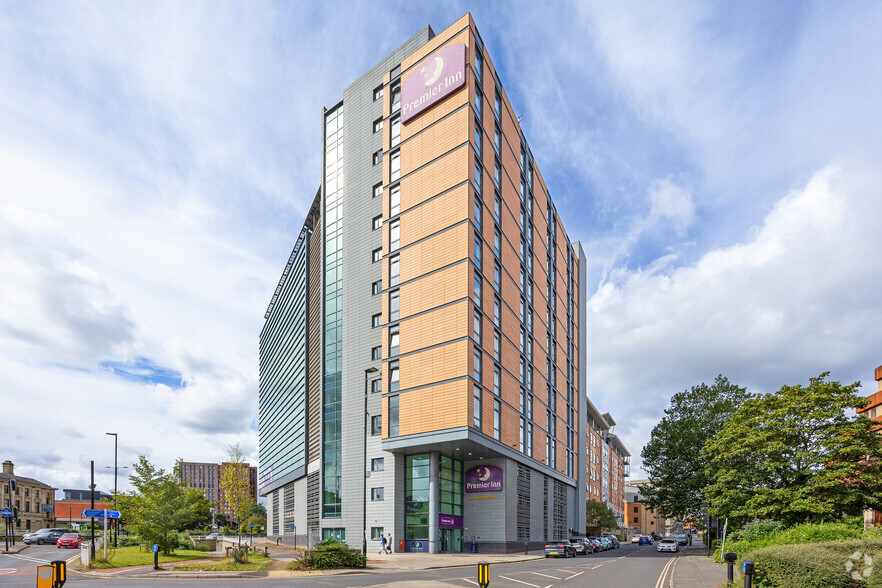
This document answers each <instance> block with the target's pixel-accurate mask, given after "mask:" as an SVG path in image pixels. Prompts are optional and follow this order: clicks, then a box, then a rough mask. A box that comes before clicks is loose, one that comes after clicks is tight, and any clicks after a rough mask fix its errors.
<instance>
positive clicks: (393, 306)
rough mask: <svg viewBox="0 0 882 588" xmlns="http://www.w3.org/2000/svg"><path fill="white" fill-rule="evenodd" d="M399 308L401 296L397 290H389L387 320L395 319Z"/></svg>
mask: <svg viewBox="0 0 882 588" xmlns="http://www.w3.org/2000/svg"><path fill="white" fill-rule="evenodd" d="M400 308H401V297H400V295H399V291H398V290H393V291H391V292H389V320H390V321H397V320H398V316H399V310H400Z"/></svg>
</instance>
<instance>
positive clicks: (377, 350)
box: [371, 346, 383, 360]
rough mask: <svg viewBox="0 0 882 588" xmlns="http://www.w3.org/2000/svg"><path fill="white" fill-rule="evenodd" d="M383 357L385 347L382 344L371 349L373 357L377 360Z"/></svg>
mask: <svg viewBox="0 0 882 588" xmlns="http://www.w3.org/2000/svg"><path fill="white" fill-rule="evenodd" d="M381 357H383V348H382V347H380V346H377V347H373V348H372V349H371V359H374V360H376V359H380V358H381Z"/></svg>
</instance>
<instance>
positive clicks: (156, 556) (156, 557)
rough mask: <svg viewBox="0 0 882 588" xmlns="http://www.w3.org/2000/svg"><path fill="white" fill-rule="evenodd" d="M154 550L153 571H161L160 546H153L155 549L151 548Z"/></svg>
mask: <svg viewBox="0 0 882 588" xmlns="http://www.w3.org/2000/svg"><path fill="white" fill-rule="evenodd" d="M150 549H151V550H153V569H154V570H158V569H159V545H156V544H155V543H154V544H153V547H151V548H150Z"/></svg>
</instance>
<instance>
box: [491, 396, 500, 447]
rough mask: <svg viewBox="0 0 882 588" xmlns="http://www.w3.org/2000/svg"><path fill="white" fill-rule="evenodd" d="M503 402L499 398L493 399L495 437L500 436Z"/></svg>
mask: <svg viewBox="0 0 882 588" xmlns="http://www.w3.org/2000/svg"><path fill="white" fill-rule="evenodd" d="M501 413H502V404H500V402H499V401H498V400H493V438H494V439H497V440H498V439H499V438H500V431H499V423H500V421H501Z"/></svg>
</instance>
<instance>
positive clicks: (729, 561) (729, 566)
mask: <svg viewBox="0 0 882 588" xmlns="http://www.w3.org/2000/svg"><path fill="white" fill-rule="evenodd" d="M737 559H738V556H737V555H736V554H734V553H733V552H731V551H730V552H728V553H726V555H724V556H723V560H724V561H725V562H726V583H727V585H729V586H731V585H732V582H733V581H734V580H735V577H734V576H735V570H734V568H735V561H736V560H737Z"/></svg>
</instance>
